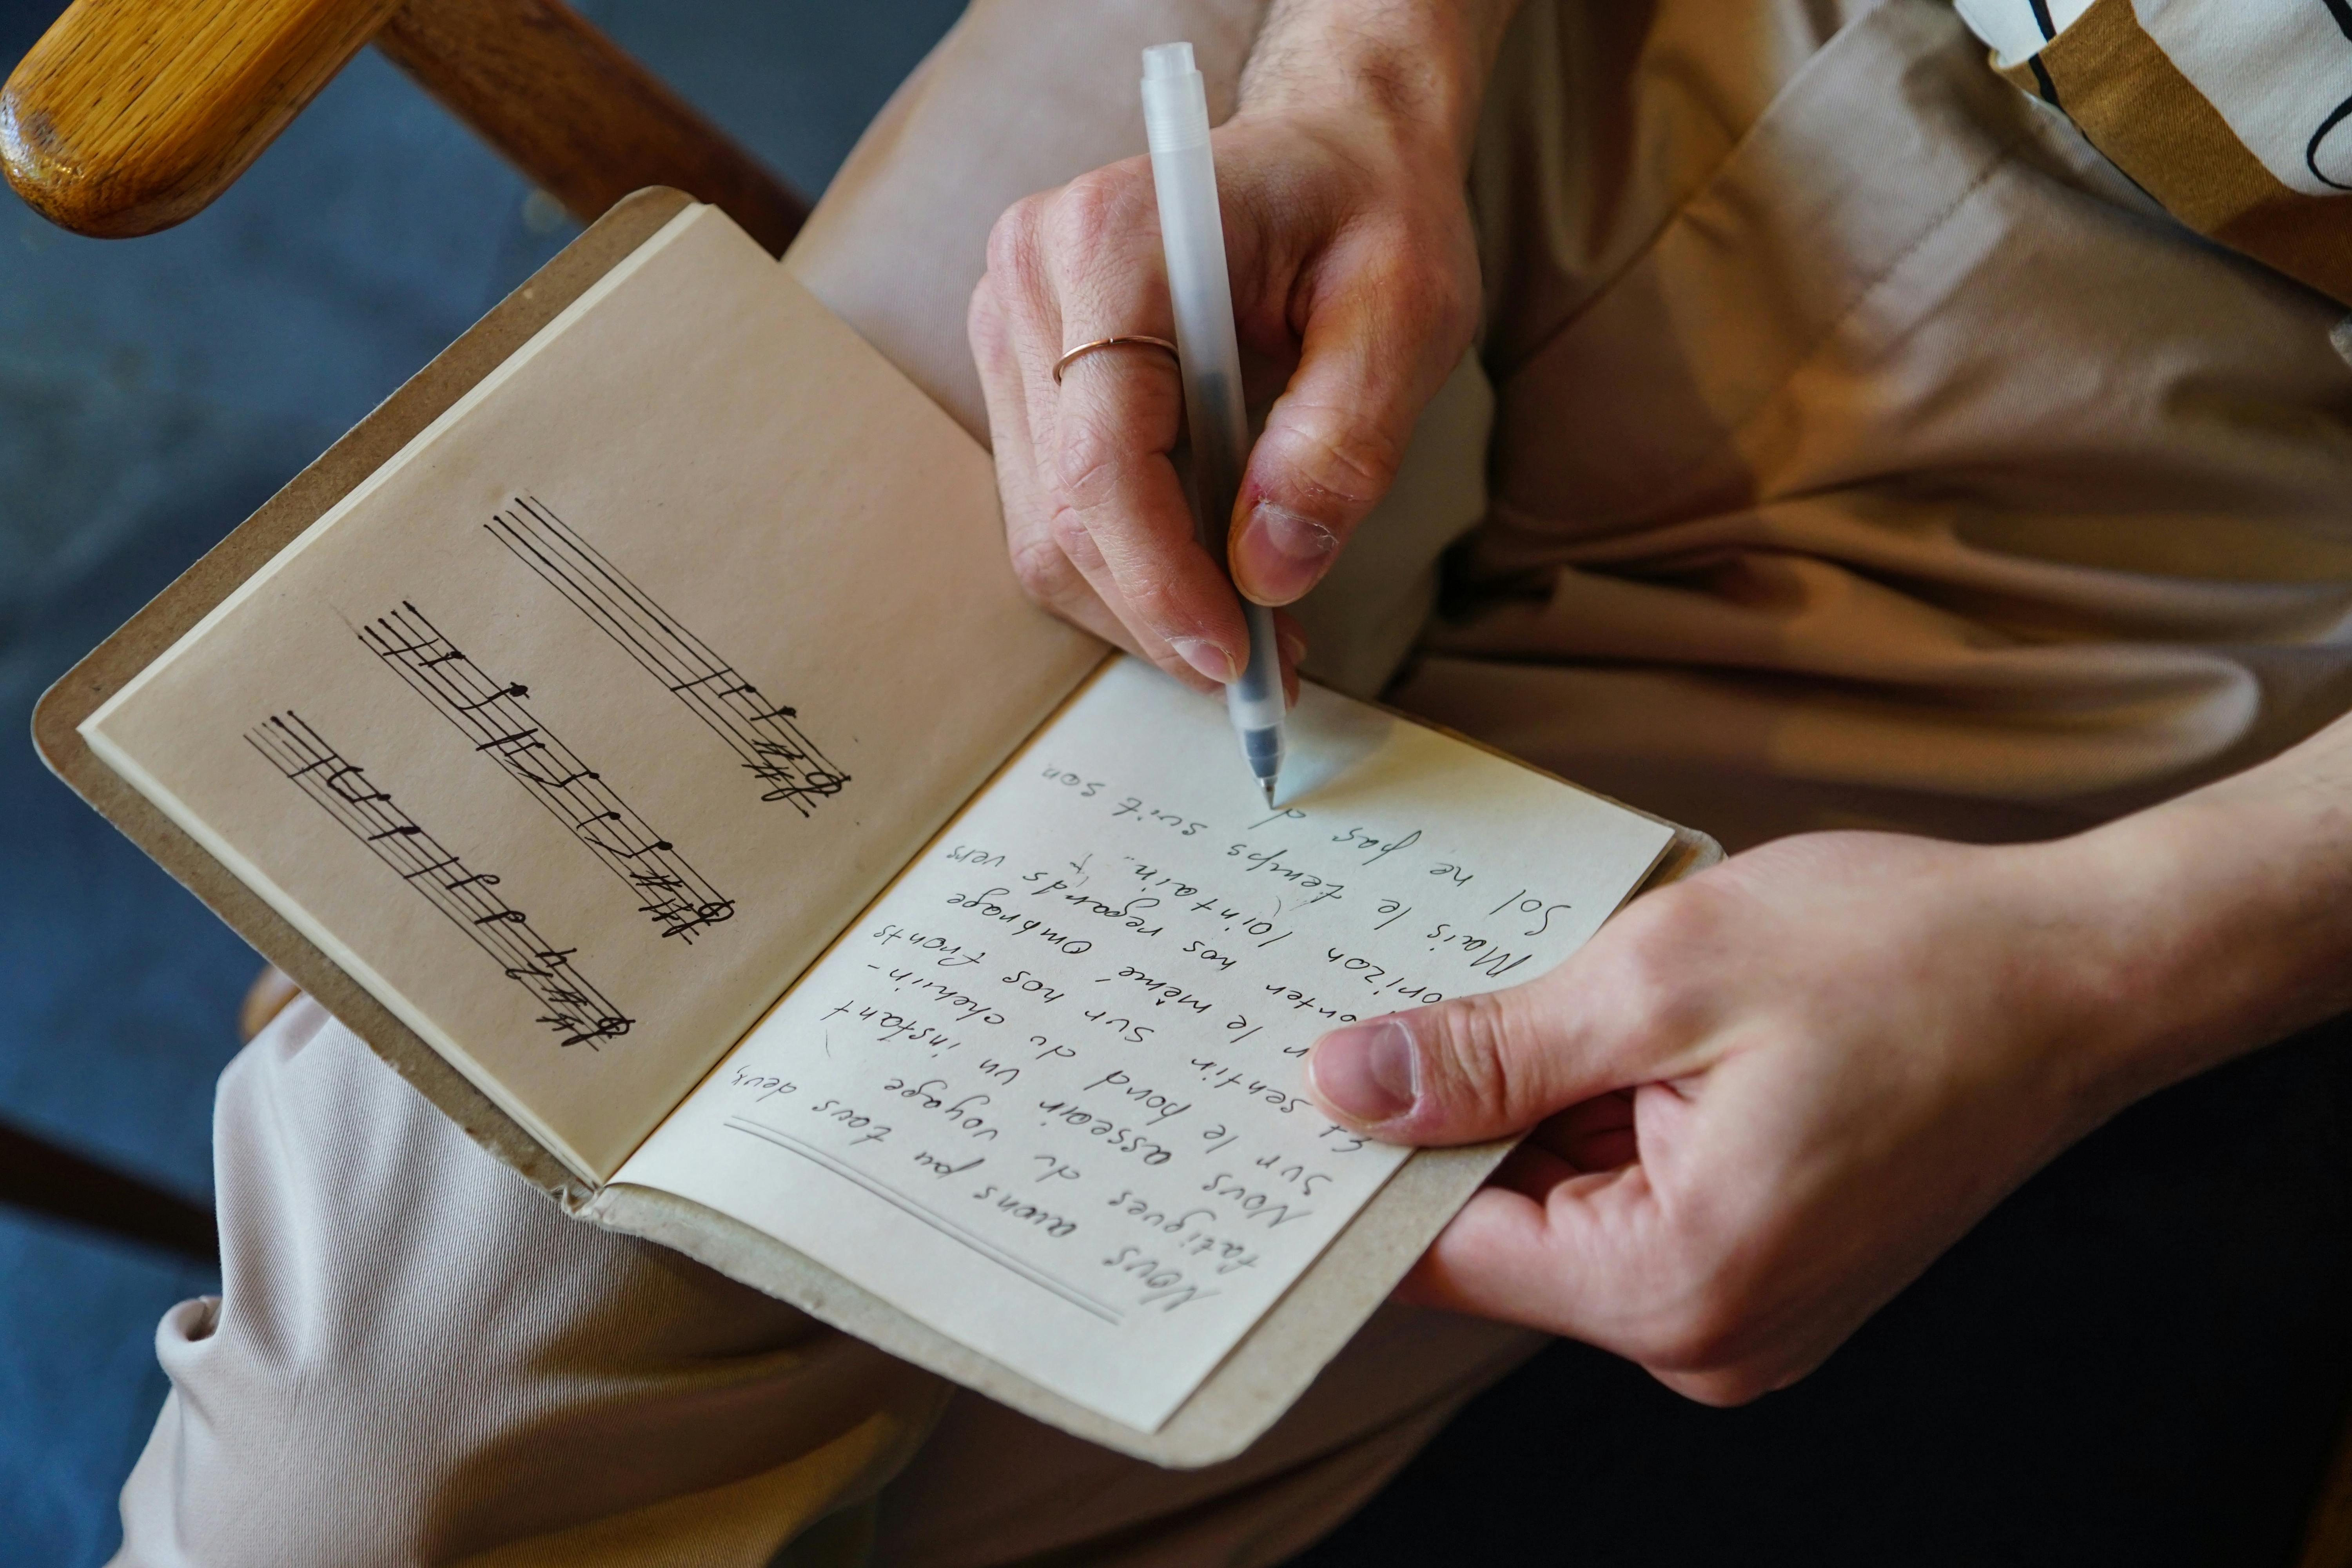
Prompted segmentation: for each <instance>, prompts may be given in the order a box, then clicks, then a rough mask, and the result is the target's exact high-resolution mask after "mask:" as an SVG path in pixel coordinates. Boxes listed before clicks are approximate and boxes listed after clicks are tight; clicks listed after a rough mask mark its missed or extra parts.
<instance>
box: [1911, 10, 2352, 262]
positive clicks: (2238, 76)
mask: <svg viewBox="0 0 2352 1568" xmlns="http://www.w3.org/2000/svg"><path fill="white" fill-rule="evenodd" d="M1957 3H1958V9H1959V12H1960V15H1961V16H1962V17H1963V18H1964V19H1965V20H1966V21H1967V22H1968V24H1969V26H1970V27H1972V28H1974V29H1975V31H1976V33H1977V36H1978V37H1980V38H1982V39H1983V40H1984V41H1985V43H1986V44H1987V45H1988V46H1989V47H1990V48H1991V50H1992V55H1993V67H1994V68H1995V69H1997V70H1999V71H2000V73H2001V74H2002V75H2003V76H2006V77H2007V78H2009V79H2010V80H2011V81H2012V82H2014V83H2016V84H2017V86H2018V87H2020V88H2021V89H2024V90H2025V91H2027V92H2030V93H2032V94H2033V95H2035V96H2036V97H2038V98H2041V99H2042V100H2044V101H2046V102H2048V103H2050V104H2052V105H2053V106H2054V107H2056V108H2058V109H2060V110H2063V111H2064V112H2065V113H2066V114H2067V115H2069V116H2070V117H2072V118H2073V120H2074V123H2075V124H2076V125H2078V126H2080V127H2081V128H2082V131H2083V133H2084V135H2085V136H2087V137H2089V138H2090V140H2091V142H2092V144H2093V145H2095V146H2096V147H2097V148H2098V149H2099V151H2100V152H2101V153H2105V155H2106V156H2107V157H2108V158H2109V159H2110V160H2111V161H2112V162H2114V163H2116V166H2117V167H2119V168H2121V169H2122V170H2123V171H2124V173H2126V174H2129V175H2130V176H2131V177H2132V178H2133V179H2134V180H2136V181H2137V182H2138V183H2139V184H2140V185H2141V187H2142V188H2143V189H2145V190H2146V191H2147V193H2148V194H2149V195H2152V196H2154V197H2155V198H2156V199H2157V200H2158V201H2160V202H2162V203H2163V204H2164V205H2165V206H2166V207H2168V208H2169V209H2170V210H2171V212H2172V214H2173V216H2176V217H2178V218H2179V219H2180V221H2181V222H2183V223H2185V224H2187V225H2188V226H2190V227H2191V228H2194V229H2196V230H2198V231H2199V232H2200V233H2202V234H2204V235H2207V236H2209V237H2211V238H2213V239H2216V240H2218V241H2220V242H2221V244H2223V245H2227V246H2230V247H2233V248H2235V249H2237V250H2241V251H2243V252H2244V253H2246V254H2247V255H2249V256H2252V257H2254V258H2257V259H2259V260H2262V261H2264V262H2267V263H2268V264H2269V265H2271V266H2273V267H2274V268H2278V269H2279V270H2280V271H2282V272H2284V273H2286V274H2288V275H2289V276H2290V277H2293V278H2296V279H2301V280H2302V281H2303V282H2305V283H2307V284H2309V285H2311V286H2312V287H2313V288H2315V289H2320V290H2322V291H2324V292H2326V293H2327V294H2330V295H2333V296H2334V297H2335V298H2336V299H2337V300H2343V301H2344V302H2346V303H2347V304H2352V203H2347V202H2346V201H2343V200H2342V199H2340V198H2342V197H2343V196H2344V195H2347V193H2352V0H1957Z"/></svg>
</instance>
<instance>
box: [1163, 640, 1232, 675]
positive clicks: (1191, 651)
mask: <svg viewBox="0 0 2352 1568" xmlns="http://www.w3.org/2000/svg"><path fill="white" fill-rule="evenodd" d="M1168 646H1169V647H1172V648H1174V649H1175V650H1176V653H1177V656H1178V657H1179V658H1181V659H1183V661H1184V662H1185V663H1186V664H1189V665H1191V666H1192V668H1194V669H1197V670H1199V671H1200V672H1201V673H1202V675H1205V676H1207V677H1208V678H1209V679H1211V680H1213V681H1215V682H1216V683H1217V684H1218V685H1220V686H1231V685H1232V684H1233V683H1234V676H1235V675H1237V674H1239V673H1240V672H1239V671H1238V670H1236V669H1234V661H1233V657H1232V656H1231V655H1229V654H1228V653H1226V652H1225V650H1224V649H1223V648H1221V647H1218V646H1217V645H1216V644H1215V643H1213V642H1211V641H1210V640H1209V639H1208V638H1207V637H1170V638H1169V639H1168Z"/></svg>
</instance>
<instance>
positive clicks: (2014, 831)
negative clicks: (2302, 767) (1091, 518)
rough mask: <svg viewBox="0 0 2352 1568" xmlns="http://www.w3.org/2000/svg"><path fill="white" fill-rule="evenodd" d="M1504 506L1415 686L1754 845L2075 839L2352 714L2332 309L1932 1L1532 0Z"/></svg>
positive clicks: (1491, 333)
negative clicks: (2198, 216)
mask: <svg viewBox="0 0 2352 1568" xmlns="http://www.w3.org/2000/svg"><path fill="white" fill-rule="evenodd" d="M1474 185H1475V198H1476V201H1477V205H1478V207H1479V210H1480V213H1481V217H1482V226H1483V231H1484V240H1485V261H1486V279H1487V285H1488V289H1489V321H1488V327H1487V331H1486V342H1485V344H1484V353H1483V357H1484V362H1485V364H1486V368H1487V371H1488V374H1489V375H1490V376H1491V377H1492V379H1493V381H1494V383H1495V384H1496V393H1497V400H1498V405H1499V407H1498V414H1497V420H1496V432H1495V438H1494V443H1493V450H1492V468H1491V476H1490V479H1491V487H1492V497H1491V503H1490V509H1489V510H1488V513H1487V516H1486V521H1485V523H1484V525H1483V526H1482V527H1481V529H1480V530H1479V531H1478V532H1477V534H1476V535H1475V540H1474V541H1473V542H1472V544H1471V545H1470V547H1469V548H1468V550H1467V551H1466V552H1465V553H1464V555H1463V557H1462V558H1461V559H1460V560H1459V561H1457V562H1456V563H1455V567H1456V570H1455V572H1454V578H1453V582H1452V584H1451V588H1452V592H1451V595H1450V597H1451V601H1452V603H1451V605H1450V607H1451V608H1453V609H1454V611H1455V612H1456V613H1455V615H1454V616H1450V617H1448V618H1446V619H1444V620H1442V621H1441V622H1440V624H1439V625H1438V626H1436V627H1435V628H1434V629H1433V632H1432V634H1431V635H1430V636H1429V637H1428V638H1427V639H1426V644H1425V646H1426V647H1427V648H1428V650H1429V657H1427V658H1424V659H1423V660H1422V661H1421V662H1420V664H1419V665H1418V667H1417V668H1415V669H1413V670H1412V672H1411V674H1410V675H1409V677H1408V679H1406V681H1405V682H1404V684H1403V686H1402V690H1401V700H1402V701H1403V702H1404V703H1405V704H1406V705H1408V706H1411V707H1413V708H1415V709H1418V710H1423V711H1425V712H1428V713H1430V714H1432V715H1433V716H1435V717H1437V718H1440V719H1442V720H1444V721H1447V722H1450V723H1454V724H1456V725H1458V726H1460V727H1461V728H1463V729H1465V730H1468V731H1472V732H1474V733H1476V734H1479V735H1482V736H1484V737H1486V738H1487V739H1490V740H1492V741H1495V742H1497V743H1499V744H1501V745H1504V746H1506V747H1508V748H1509V749H1511V750H1513V751H1516V752H1520V753H1522V754H1524V755H1526V756H1528V757H1530V758H1533V759H1534V760H1536V761H1538V762H1540V763H1545V764H1546V765H1548V766H1550V767H1553V768H1555V769H1557V770H1559V771H1560V772H1562V773H1568V774H1569V775H1570V776H1572V777H1575V778H1578V779H1580V780H1582V781H1585V782H1587V783H1590V784H1594V785H1596V786H1597V787H1600V788H1602V789H1606V790H1609V791H1611V792H1612V793H1615V794H1619V795H1623V796H1625V797H1626V798H1628V799H1631V800H1633V801H1636V802H1638V803H1640V804H1641V805H1645V806H1648V807H1651V808H1652V809H1654V810H1658V811H1662V812H1664V813H1666V814H1668V815H1671V816H1679V817H1682V818H1684V819H1685V820H1688V821H1690V822H1693V823H1696V824H1697V825H1699V826H1704V827H1706V828H1708V829H1710V830H1711V831H1714V832H1716V833H1717V834H1718V835H1720V836H1721V837H1724V838H1725V839H1726V840H1727V842H1731V843H1735V844H1738V843H1747V842H1752V841H1754V840H1755V839H1757V838H1759V837H1768V836H1769V835H1772V834H1775V833H1780V832H1786V831H1790V830H1793V829H1797V828H1802V827H1808V826H1834V825H1857V824H1885V825H1889V826H1905V827H1909V828H1914V829H1918V830H1924V831H1931V832H1942V833H1949V834H1955V835H1959V836H1966V837H1978V836H1982V837H2008V836H2022V835H2032V834H2042V833H2051V832H2057V831H2063V830H2064V829H2066V828H2068V827H2071V826H2076V825H2078V824H2081V823H2084V822H2086V821H2089V820H2093V819H2095V818H2097V817H2100V816H2105V815H2110V814H2112V813H2114V812H2116V811H2117V810H2120V809H2124V808H2127V807H2129V806H2132V805H2138V804H2141V803H2144V802H2147V801H2150V800H2154V799H2157V798H2159V797H2161V796H2164V795H2169V794H2172V793H2175V792H2177V791H2179V789H2181V788H2183V787H2185V786H2187V785H2189V784H2193V783H2196V782H2198V781H2200V780H2202V779H2205V778H2210V777H2212V776H2214V775H2216V774H2218V773H2225V772H2228V771H2231V770H2233V769H2235V768H2239V767H2242V766H2244V765H2245V764H2247V763H2251V762H2252V761H2254V760H2255V759H2257V758H2259V757H2262V756H2264V755H2267V754H2269V753H2270V752H2274V751H2276V750H2278V749H2279V748H2281V747H2282V746H2284V745H2285V744H2287V743H2289V742H2293V741H2294V740H2295V739H2297V738H2299V737H2301V736H2302V735H2304V734H2306V733H2308V732H2309V731H2311V730H2313V729H2315V728H2316V727H2317V726H2318V725H2319V724H2321V723H2323V722H2325V721H2326V720H2328V719H2330V718H2332V717H2334V716H2335V715H2336V714H2338V713H2340V712H2342V711H2344V710H2345V709H2346V708H2347V707H2348V706H2352V638H2347V626H2346V612H2347V606H2352V434H2347V427H2346V416H2347V414H2352V370H2347V366H2346V364H2345V363H2344V362H2343V361H2342V360H2341V359H2340V358H2339V357H2338V356H2337V354H2336V352H2335V351H2334V350H2333V349H2332V348H2331V347H2330V346H2329V329H2330V328H2331V327H2332V326H2334V325H2335V324H2336V321H2337V320H2338V318H2339V317H2340V316H2341V315H2342V313H2343V312H2342V310H2341V308H2340V307H2338V306H2336V305H2334V304H2333V303H2331V302H2329V301H2328V300H2325V299H2324V298H2322V297H2320V296H2319V295H2317V294H2315V293H2311V292H2308V291H2306V290H2305V289H2302V288H2301V287H2299V286H2297V285H2295V284H2294V283H2291V282H2289V281H2287V280H2286V279H2283V278H2281V277H2280V276H2278V275H2277V274H2275V273H2272V272H2268V271H2265V270H2264V269H2263V268H2260V267H2259V266H2257V265H2256V264H2254V263H2252V262H2249V261H2246V260H2244V259H2242V258H2238V257H2235V256H2232V255H2231V254H2229V253H2227V252H2225V251H2222V250H2221V249H2219V248H2217V247H2213V246H2211V245H2210V244H2208V243H2206V242H2204V241H2202V240H2200V239H2199V238H2197V237H2194V236H2192V235H2190V234H2189V233H2188V232H2187V231H2185V230H2183V229H2181V228H2180V227H2179V226H2177V225H2175V224H2174V223H2173V222H2172V221H2171V220H2170V219H2169V218H2168V217H2167V216H2164V214H2163V213H2162V211H2161V210H2160V209H2158V208H2157V207H2156V206H2155V205H2153V204H2152V203H2151V202H2149V201H2148V200H2147V198H2146V197H2144V196H2142V195H2139V194H2138V193H2137V191H2136V190H2135V189H2134V188H2133V187H2132V186H2131V185H2130V184H2129V183H2128V182H2126V181H2125V180H2123V179H2121V178H2120V177H2119V176H2117V175H2116V174H2115V173H2114V172H2113V170H2112V169H2111V168H2110V167H2108V166H2107V165H2106V164H2105V162H2104V161H2103V160H2101V159H2100V158H2099V157H2098V155H2097V154H2096V153H2094V152H2093V151H2092V150H2091V149H2090V147H2089V146H2088V144H2087V143H2086V142H2084V141H2083V140H2082V139H2081V137H2080V135H2079V134H2078V133H2077V132H2075V131H2074V128H2073V127H2072V126H2071V125H2069V124H2067V123H2066V122H2065V121H2063V120H2062V119H2060V118H2059V117H2058V116H2056V115H2055V114H2053V113H2052V112H2050V111H2049V110H2046V109H2044V108H2042V106H2040V105H2038V104H2036V103H2035V102H2033V101H2032V100H2030V99H2028V98H2027V97H2026V96H2025V95H2023V94H2022V93H2020V92H2018V91H2016V90H2015V89H2012V88H2011V87H2010V86H2009V85H2007V84H2006V83H2004V82H2003V81H2002V80H2001V79H2000V78H1998V77H1996V76H1995V75H1994V74H1993V73H1992V72H1991V71H1990V69H1989V68H1988V67H1987V62H1986V59H1985V51H1984V48H1983V47H1982V46H1981V45H1980V44H1979V43H1978V42H1977V41H1976V40H1975V39H1974V38H1973V37H1970V36H1969V34H1968V33H1967V32H1966V31H1965V30H1964V29H1963V28H1962V26H1960V25H1959V23H1958V20H1957V19H1956V18H1955V17H1954V16H1953V15H1952V14H1951V13H1950V12H1949V11H1948V9H1947V8H1945V7H1944V6H1941V5H1936V4H1933V3H1931V0H1883V3H1880V4H1876V5H1870V4H1865V3H1862V0H1844V4H1843V6H1842V7H1841V6H1839V5H1826V4H1824V5H1804V4H1798V3H1796V0H1780V3H1774V0H1744V3H1739V4H1733V3H1729V0H1656V3H1654V4H1652V5H1586V4H1562V3H1558V0H1552V3H1544V0H1538V4H1536V5H1532V6H1531V7H1530V8H1529V9H1528V11H1527V12H1526V13H1525V14H1523V16H1522V17H1521V20H1520V23H1519V25H1518V26H1517V30H1516V33H1515V37H1514V39H1513V43H1512V47H1509V48H1508V49H1507V50H1506V51H1505V56H1504V64H1503V67H1502V69H1501V73H1500V75H1499V77H1498V79H1497V82H1496V95H1495V99H1494V100H1493V104H1492V112H1490V114H1489V117H1488V125H1487V128H1486V138H1485V141H1484V142H1483V144H1482V147H1481V149H1480V153H1479V159H1478V164H1477V168H1476V170H1475V176H1474Z"/></svg>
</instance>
